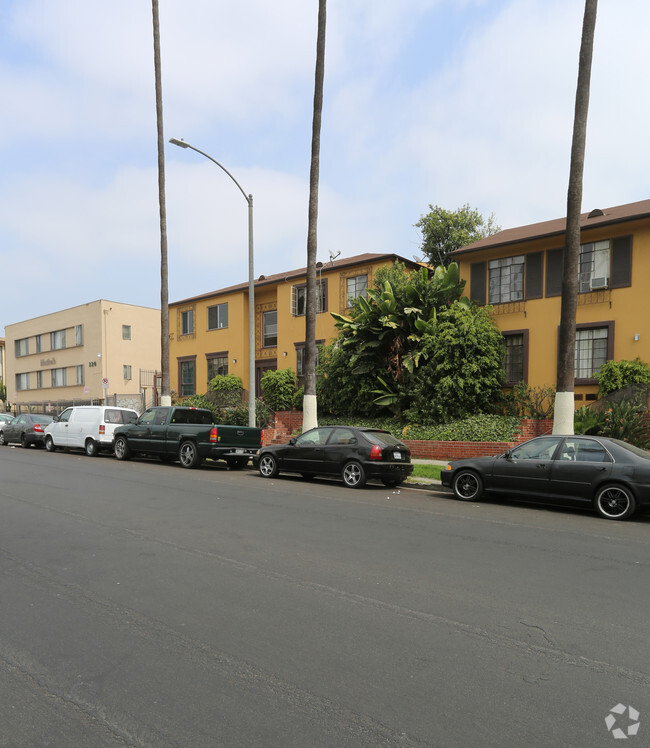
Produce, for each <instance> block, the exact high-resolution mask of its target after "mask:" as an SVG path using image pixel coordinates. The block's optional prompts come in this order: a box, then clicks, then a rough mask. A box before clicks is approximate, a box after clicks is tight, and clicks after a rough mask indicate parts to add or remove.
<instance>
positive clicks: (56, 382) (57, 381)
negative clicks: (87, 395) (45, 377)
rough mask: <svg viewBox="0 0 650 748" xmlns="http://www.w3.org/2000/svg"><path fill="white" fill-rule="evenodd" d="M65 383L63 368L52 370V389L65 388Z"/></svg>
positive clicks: (65, 376) (65, 375)
mask: <svg viewBox="0 0 650 748" xmlns="http://www.w3.org/2000/svg"><path fill="white" fill-rule="evenodd" d="M67 383H68V382H67V374H66V370H65V369H64V368H60V369H52V387H65V386H66V384H67Z"/></svg>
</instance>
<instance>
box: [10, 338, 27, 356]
mask: <svg viewBox="0 0 650 748" xmlns="http://www.w3.org/2000/svg"><path fill="white" fill-rule="evenodd" d="M14 349H15V351H16V358H18V356H28V355H29V338H21V339H20V340H16V341H15V342H14Z"/></svg>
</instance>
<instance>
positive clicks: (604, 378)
mask: <svg viewBox="0 0 650 748" xmlns="http://www.w3.org/2000/svg"><path fill="white" fill-rule="evenodd" d="M594 377H595V379H596V380H597V381H598V394H599V395H600V396H601V397H604V396H605V395H609V394H610V392H616V390H620V389H622V388H623V387H625V386H627V385H628V384H647V383H650V367H649V366H648V364H646V363H645V361H642V360H641V359H640V358H638V357H637V358H635V359H634V361H607V362H606V363H604V364H603V365H602V366H601V367H600V368H599V369H598V371H597V372H596V373H595V374H594Z"/></svg>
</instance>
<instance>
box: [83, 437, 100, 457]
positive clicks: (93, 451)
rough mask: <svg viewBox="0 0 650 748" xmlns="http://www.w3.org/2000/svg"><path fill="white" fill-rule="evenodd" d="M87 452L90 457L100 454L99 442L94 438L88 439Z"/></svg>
mask: <svg viewBox="0 0 650 748" xmlns="http://www.w3.org/2000/svg"><path fill="white" fill-rule="evenodd" d="M86 454H87V455H88V457H97V455H98V454H99V444H97V442H96V441H95V440H94V439H86Z"/></svg>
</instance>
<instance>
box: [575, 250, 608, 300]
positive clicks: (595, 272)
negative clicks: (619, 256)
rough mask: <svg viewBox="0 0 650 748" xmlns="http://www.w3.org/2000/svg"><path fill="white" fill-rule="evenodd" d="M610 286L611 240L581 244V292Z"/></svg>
mask: <svg viewBox="0 0 650 748" xmlns="http://www.w3.org/2000/svg"><path fill="white" fill-rule="evenodd" d="M608 286H609V240H608V239H606V240H605V241H600V242H590V243H589V244H581V245H580V279H579V290H580V293H587V292H589V291H596V290H598V289H599V288H607V287H608Z"/></svg>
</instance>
